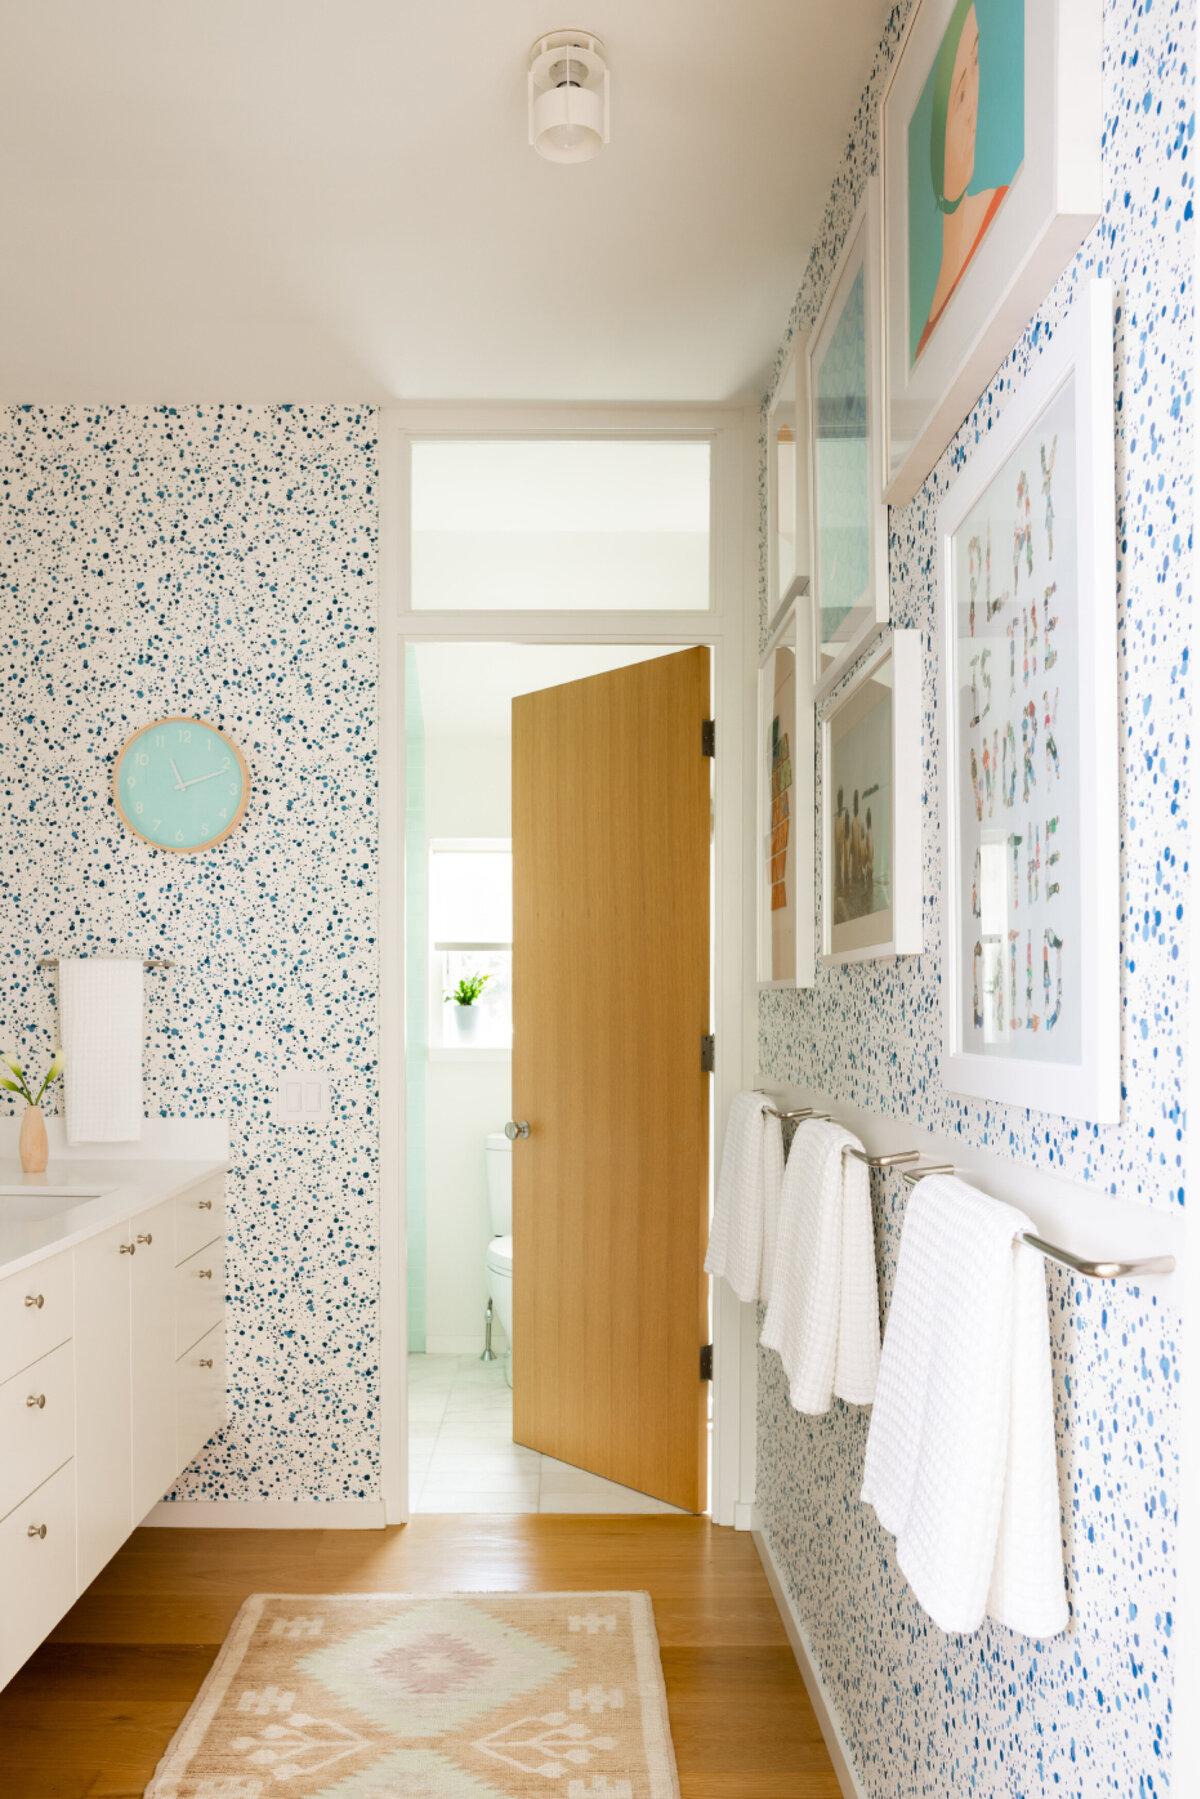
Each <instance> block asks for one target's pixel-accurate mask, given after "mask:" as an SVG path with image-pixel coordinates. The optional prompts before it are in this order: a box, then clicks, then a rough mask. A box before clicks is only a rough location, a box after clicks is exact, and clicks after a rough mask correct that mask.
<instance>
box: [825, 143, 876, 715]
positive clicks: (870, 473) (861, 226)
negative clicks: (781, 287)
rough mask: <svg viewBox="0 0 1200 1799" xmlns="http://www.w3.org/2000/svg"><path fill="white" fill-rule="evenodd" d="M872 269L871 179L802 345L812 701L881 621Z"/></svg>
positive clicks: (873, 213) (833, 681) (873, 203)
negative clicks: (814, 689)
mask: <svg viewBox="0 0 1200 1799" xmlns="http://www.w3.org/2000/svg"><path fill="white" fill-rule="evenodd" d="M879 264H880V218H879V183H878V181H877V180H875V179H874V178H872V179H871V180H870V181H868V182H867V190H866V194H865V196H864V198H863V202H862V205H861V206H860V207H859V210H858V215H857V217H856V218H855V221H854V224H853V225H852V226H851V229H850V234H849V236H848V238H847V240H846V245H845V248H844V250H843V252H842V257H841V261H840V262H839V263H838V266H837V268H836V270H835V271H834V275H833V279H832V281H831V282H830V284H829V292H828V293H827V294H826V296H825V304H824V306H823V307H822V309H821V314H820V317H819V318H818V319H817V322H816V325H815V326H814V328H813V333H812V336H811V338H810V339H809V346H808V370H807V385H808V421H807V437H808V485H809V496H808V506H809V510H810V513H811V526H810V529H811V535H812V571H813V578H812V592H813V599H814V606H813V621H814V647H813V655H814V661H815V669H816V681H817V698H818V700H819V699H820V698H821V697H822V696H823V695H824V694H825V693H828V692H829V691H830V689H831V688H832V687H833V686H834V685H835V684H836V682H837V681H838V680H839V679H840V678H841V676H842V675H843V674H844V673H845V671H846V669H847V668H848V667H849V666H850V663H851V662H852V661H853V659H854V657H855V656H856V655H857V654H858V653H859V652H860V651H861V649H862V648H863V646H864V644H865V643H866V642H867V640H868V639H869V638H870V637H871V636H872V634H874V633H876V632H878V631H879V629H880V627H881V626H882V625H884V624H885V623H886V622H887V617H888V566H887V507H886V506H885V505H884V503H883V484H882V480H881V466H882V465H881V457H882V450H881V447H880V446H881V435H880V434H881V428H882V413H883V379H882V359H881V351H880V330H881V317H882V302H881V297H880V273H879Z"/></svg>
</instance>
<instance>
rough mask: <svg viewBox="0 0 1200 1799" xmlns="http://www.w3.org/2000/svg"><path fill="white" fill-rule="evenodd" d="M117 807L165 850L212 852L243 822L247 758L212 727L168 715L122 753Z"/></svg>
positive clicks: (247, 792)
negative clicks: (213, 848) (210, 847)
mask: <svg viewBox="0 0 1200 1799" xmlns="http://www.w3.org/2000/svg"><path fill="white" fill-rule="evenodd" d="M113 792H114V798H115V800H116V805H117V811H118V812H119V813H120V814H121V817H122V818H123V819H124V821H125V823H126V824H127V825H128V826H129V828H130V830H131V831H134V832H136V833H137V835H138V836H139V837H144V838H145V840H146V842H147V843H153V844H154V845H155V846H156V847H157V848H159V849H164V850H180V851H187V850H198V849H207V848H208V846H209V845H210V844H213V843H217V842H219V840H220V839H221V838H222V837H224V836H225V835H226V834H227V833H228V832H229V831H232V829H233V827H234V826H235V825H236V824H237V823H238V821H239V820H240V819H241V816H242V814H243V812H244V811H245V810H246V802H247V801H248V799H249V797H250V780H249V776H248V775H247V772H246V765H245V763H244V762H243V761H242V758H241V755H240V754H239V752H238V751H237V750H236V749H235V748H234V746H233V744H232V743H230V741H229V739H228V737H225V736H223V735H222V733H221V732H220V731H218V730H217V729H216V728H215V726H213V725H206V724H205V723H204V722H203V721H202V720H201V719H198V718H162V719H159V720H158V721H157V722H156V723H154V724H152V725H146V726H145V727H144V728H143V729H142V730H140V731H138V732H137V733H136V734H135V735H134V736H133V737H131V738H130V739H129V742H128V743H127V744H126V745H125V747H124V749H123V750H122V751H121V754H120V756H119V757H118V758H117V766H116V771H115V774H114V776H113Z"/></svg>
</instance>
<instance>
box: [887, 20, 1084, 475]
mask: <svg viewBox="0 0 1200 1799" xmlns="http://www.w3.org/2000/svg"><path fill="white" fill-rule="evenodd" d="M964 8H965V0H918V4H917V6H916V7H915V8H914V10H913V13H912V16H911V18H910V20H909V23H908V26H907V28H906V30H905V33H904V36H903V38H902V40H901V43H900V49H899V51H898V53H897V56H896V61H895V64H894V65H893V68H892V73H891V76H890V79H889V81H888V85H887V87H886V89H885V90H884V94H883V100H882V103H881V111H880V129H879V146H880V149H879V156H880V171H881V178H882V182H883V234H884V242H883V292H884V312H885V321H886V322H885V329H884V383H885V462H884V471H883V480H884V486H885V491H886V496H887V499H888V502H889V504H891V505H892V506H903V505H905V504H907V502H908V501H909V500H910V499H911V498H912V496H913V494H914V493H916V491H917V489H918V488H919V487H920V486H921V484H922V482H923V481H924V480H925V478H926V476H927V475H928V474H929V471H930V470H931V469H932V468H933V466H934V464H935V463H936V462H937V460H938V457H939V456H940V455H941V454H942V451H943V450H944V449H945V448H946V446H947V444H948V443H949V442H950V439H951V438H952V437H953V436H954V433H955V432H956V431H957V430H958V428H959V426H960V425H961V423H962V421H963V419H964V418H965V417H966V416H967V414H968V412H969V411H970V409H971V407H972V406H973V405H974V403H975V401H976V400H977V399H978V397H979V395H980V394H981V393H982V392H983V390H984V388H985V387H986V386H987V383H988V382H989V381H990V380H991V378H992V376H993V375H994V374H995V372H996V370H997V369H998V368H999V366H1000V364H1001V363H1002V362H1003V360H1004V358H1005V356H1006V355H1007V354H1008V353H1009V351H1010V350H1011V348H1012V346H1013V344H1014V343H1015V342H1016V340H1017V339H1018V338H1019V337H1020V335H1021V333H1022V331H1024V329H1025V327H1026V326H1027V325H1028V323H1029V320H1030V319H1031V318H1032V316H1033V314H1034V312H1035V311H1036V309H1037V307H1038V305H1039V304H1040V303H1041V301H1042V300H1043V299H1044V297H1045V295H1046V294H1047V293H1048V292H1049V290H1050V288H1051V287H1052V286H1053V285H1054V283H1055V281H1056V280H1057V279H1058V277H1059V275H1060V274H1061V273H1062V271H1063V270H1064V269H1065V268H1066V266H1067V264H1068V262H1069V261H1070V259H1071V257H1072V256H1073V255H1074V254H1075V251H1076V250H1077V249H1078V248H1079V245H1080V244H1081V243H1082V242H1083V239H1084V238H1085V237H1086V235H1087V233H1088V232H1089V231H1090V230H1091V228H1092V226H1093V225H1094V224H1095V223H1096V220H1097V219H1098V218H1099V216H1100V211H1101V206H1102V204H1103V178H1102V170H1101V156H1100V152H1101V133H1102V129H1103V108H1102V86H1101V68H1102V54H1103V21H1102V0H1020V3H1019V4H1014V0H974V4H972V5H971V6H970V8H969V15H970V16H969V18H968V17H967V16H966V12H965V10H964ZM972 21H974V24H972ZM972 31H974V32H976V34H977V35H976V36H975V37H974V39H973V40H972V41H973V43H974V47H975V59H974V74H973V81H974V87H973V94H974V108H973V111H972V110H971V88H970V81H971V79H972V76H971V54H970V53H971V43H970V42H968V39H969V38H970V34H971V32H972ZM956 33H957V34H960V35H958V36H956V35H955V34H956ZM943 46H945V55H946V60H947V61H949V59H950V56H951V53H952V52H953V54H954V61H953V63H952V65H951V67H950V76H949V80H950V87H949V90H947V87H946V86H945V84H939V72H940V71H941V68H942V60H943V57H942V52H943ZM959 59H961V62H960V60H959ZM939 145H940V162H939V157H938V155H937V154H935V152H936V151H937V150H938V147H939ZM939 169H940V176H941V181H940V189H939ZM964 176H966V185H965V187H964V188H963V191H962V193H961V194H959V193H957V192H951V191H950V190H951V189H955V190H956V189H957V186H958V183H959V182H960V181H961V180H962V179H963V178H964ZM927 334H928V336H927ZM922 343H923V345H924V347H921V345H922Z"/></svg>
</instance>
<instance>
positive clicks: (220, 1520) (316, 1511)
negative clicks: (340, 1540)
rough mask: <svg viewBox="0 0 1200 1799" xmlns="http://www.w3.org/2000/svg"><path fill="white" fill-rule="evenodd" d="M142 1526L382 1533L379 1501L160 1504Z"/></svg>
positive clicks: (185, 1501)
mask: <svg viewBox="0 0 1200 1799" xmlns="http://www.w3.org/2000/svg"><path fill="white" fill-rule="evenodd" d="M142 1523H143V1525H148V1526H150V1527H151V1528H157V1529H163V1528H165V1529H174V1530H382V1529H383V1527H384V1524H385V1523H386V1519H385V1516H384V1504H383V1500H382V1499H330V1500H323V1499H174V1500H166V1499H164V1500H161V1501H160V1502H159V1504H158V1505H156V1506H154V1507H153V1508H152V1510H150V1511H148V1512H147V1513H146V1516H145V1517H144V1518H143V1519H142Z"/></svg>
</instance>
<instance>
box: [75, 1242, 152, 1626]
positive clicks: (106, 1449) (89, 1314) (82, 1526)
mask: <svg viewBox="0 0 1200 1799" xmlns="http://www.w3.org/2000/svg"><path fill="white" fill-rule="evenodd" d="M131 1252H132V1253H131ZM136 1253H137V1251H136V1249H135V1248H134V1246H133V1242H132V1239H131V1237H130V1232H129V1226H128V1225H127V1224H114V1225H113V1226H112V1227H111V1229H109V1230H107V1231H105V1232H104V1233H103V1235H102V1236H99V1237H92V1238H90V1239H89V1241H88V1242H86V1243H82V1244H80V1246H79V1248H78V1249H77V1250H76V1251H75V1482H76V1491H77V1493H78V1495H79V1535H78V1544H79V1590H80V1592H81V1593H82V1591H83V1589H84V1587H86V1586H87V1585H88V1584H89V1583H90V1582H91V1581H93V1580H95V1578H96V1576H97V1574H99V1572H100V1570H101V1568H103V1566H104V1564H105V1562H107V1561H110V1560H111V1559H112V1557H113V1556H114V1555H115V1554H116V1552H117V1550H118V1549H119V1548H120V1547H121V1544H122V1543H123V1542H124V1541H125V1539H126V1537H127V1536H128V1535H129V1532H130V1530H131V1529H132V1527H133V1524H134V1518H133V1491H132V1446H131V1435H130V1419H129V1376H130V1336H129V1286H130V1272H131V1264H132V1262H133V1260H134V1256H135V1255H136Z"/></svg>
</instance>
